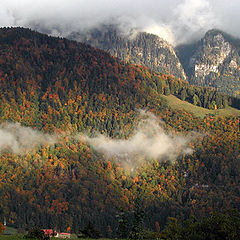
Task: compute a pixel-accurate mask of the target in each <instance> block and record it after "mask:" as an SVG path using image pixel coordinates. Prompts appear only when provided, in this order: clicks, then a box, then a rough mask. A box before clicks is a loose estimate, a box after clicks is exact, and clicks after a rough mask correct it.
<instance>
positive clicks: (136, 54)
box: [67, 25, 186, 80]
mask: <svg viewBox="0 0 240 240" xmlns="http://www.w3.org/2000/svg"><path fill="white" fill-rule="evenodd" d="M67 38H69V39H72V40H77V41H80V42H84V43H87V44H90V45H91V46H94V47H96V48H100V49H103V50H105V51H107V52H109V53H110V54H111V55H112V56H115V57H118V58H119V59H122V60H125V61H127V62H128V61H130V62H132V63H135V64H140V65H144V66H147V67H150V68H152V69H153V70H155V71H157V72H161V73H165V74H171V75H174V76H175V77H177V78H181V79H183V80H186V74H185V73H184V70H183V68H182V66H181V63H180V62H179V60H178V57H177V56H176V53H175V51H174V48H173V47H172V46H171V45H170V44H169V43H168V42H167V41H165V40H163V39H162V38H160V37H158V36H156V35H153V34H149V33H145V32H140V33H134V32H132V33H129V34H124V33H121V31H120V30H119V29H118V28H117V26H114V25H108V26H106V25H103V26H101V27H99V28H96V29H92V30H90V31H88V32H87V33H80V32H75V33H72V34H70V35H69V36H68V37H67Z"/></svg>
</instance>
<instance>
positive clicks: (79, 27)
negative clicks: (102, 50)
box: [0, 0, 240, 45]
mask: <svg viewBox="0 0 240 240" xmlns="http://www.w3.org/2000/svg"><path fill="white" fill-rule="evenodd" d="M239 11H240V2H239V0H130V1H129V0H34V1H33V0H0V27H8V26H21V27H30V28H33V29H35V30H39V31H42V32H45V33H49V34H52V35H56V36H62V37H65V36H67V35H69V34H70V33H71V32H74V31H86V30H89V29H91V28H93V27H97V26H99V25H100V24H108V23H116V24H118V25H119V26H120V28H121V30H122V31H123V32H126V33H127V32H128V31H129V30H130V29H131V28H135V29H137V30H138V31H146V32H149V33H153V34H156V35H158V36H160V37H162V38H164V39H165V40H167V41H169V42H170V43H172V44H173V45H178V44H181V43H186V42H190V41H193V40H196V39H199V38H201V37H202V36H203V35H204V33H205V32H206V31H207V30H209V29H212V28H217V29H220V30H223V31H226V32H228V33H230V34H232V35H234V36H236V37H240V28H239V27H238V24H239V22H240V14H239Z"/></svg>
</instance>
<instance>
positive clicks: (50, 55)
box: [0, 28, 240, 237]
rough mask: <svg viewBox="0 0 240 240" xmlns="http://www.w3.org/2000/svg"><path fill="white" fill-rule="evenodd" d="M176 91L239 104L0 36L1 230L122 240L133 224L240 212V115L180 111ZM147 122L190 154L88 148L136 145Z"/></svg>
mask: <svg viewBox="0 0 240 240" xmlns="http://www.w3.org/2000/svg"><path fill="white" fill-rule="evenodd" d="M169 94H172V95H175V96H177V97H178V98H180V99H181V100H183V101H188V102H190V103H192V104H193V105H196V106H199V107H204V108H208V109H219V108H225V107H226V106H231V107H235V108H238V109H239V107H240V103H239V101H240V100H239V99H238V98H234V97H229V96H226V95H222V94H220V93H218V92H217V91H216V90H213V89H210V88H201V87H196V86H192V85H190V84H188V83H187V82H185V81H181V80H180V79H176V78H175V77H174V76H171V75H166V74H161V73H158V72H154V71H153V70H151V69H149V68H147V67H144V66H140V65H133V64H130V63H125V62H122V61H120V60H118V59H117V58H114V57H111V56H110V55H109V54H108V53H106V52H104V51H102V50H98V49H95V48H92V47H90V46H89V45H85V44H82V43H77V42H75V41H69V40H66V39H62V38H54V37H49V36H47V35H43V34H40V33H37V32H34V31H31V30H30V29H24V28H1V29H0V98H1V101H0V196H1V201H0V222H3V221H4V219H6V221H7V224H8V225H10V226H14V227H17V228H22V229H30V228H32V227H34V226H41V227H42V228H52V229H56V230H58V231H67V232H71V233H79V232H80V231H81V230H82V229H84V226H86V224H87V223H89V222H91V223H92V224H93V225H94V227H95V228H96V229H98V231H99V232H100V233H101V234H102V235H103V236H107V237H118V236H120V235H121V234H120V232H123V231H122V230H121V228H122V227H125V225H124V224H122V223H123V222H126V221H127V222H128V223H130V225H131V226H136V225H134V224H135V223H138V222H139V221H140V220H141V223H142V226H143V228H144V229H148V230H150V231H158V229H163V228H164V226H166V224H167V222H168V221H169V219H171V218H172V219H177V221H178V223H179V224H180V223H181V224H182V223H184V222H185V221H186V220H187V219H189V218H190V217H191V216H195V217H196V218H197V219H199V218H202V217H209V216H211V214H213V213H214V212H218V211H224V210H227V209H236V210H237V211H238V210H239V209H240V189H239V182H240V174H239V172H240V163H239V159H240V147H239V146H240V145H239V144H240V131H239V117H230V116H229V117H223V116H221V115H207V116H205V117H204V118H203V119H202V118H199V117H196V116H194V115H193V114H191V113H189V112H186V111H182V110H176V109H175V110H174V109H172V108H170V107H169V106H168V104H167V102H166V101H165V100H164V98H163V97H162V96H163V95H169ZM142 112H144V113H145V114H142ZM148 116H154V117H153V118H154V119H157V120H156V122H157V125H158V126H157V128H154V129H153V130H154V131H155V130H156V129H157V130H156V131H162V132H163V133H164V134H165V135H166V136H169V138H170V139H190V140H189V141H186V146H187V147H188V149H191V151H188V152H186V151H185V152H184V151H183V152H181V153H178V154H175V155H174V157H170V156H169V155H170V153H169V154H163V155H161V157H159V156H158V155H157V156H151V157H145V156H144V157H141V156H139V155H137V156H135V155H131V156H130V157H131V158H132V159H127V160H122V159H121V158H120V159H119V158H118V156H117V155H111V156H107V154H106V153H104V152H102V151H98V149H97V148H96V147H93V145H91V144H90V142H89V141H88V138H90V139H94V138H95V137H97V136H99V135H100V136H102V137H105V138H107V139H115V140H116V141H120V143H121V141H123V140H126V141H127V140H129V139H133V137H134V136H135V130H136V126H138V125H139V124H141V122H142V121H144V120H146V118H147V119H148ZM154 123H155V122H154ZM159 126H161V128H160V127H159ZM153 134H155V133H153ZM165 135H164V136H165ZM13 136H14V137H15V138H14V139H12V138H13ZM29 136H30V137H29ZM36 136H37V137H36ZM85 136H87V137H85ZM154 136H155V135H154ZM161 136H162V135H161ZM174 136H175V137H174ZM190 136H191V137H190ZM118 143H119V142H118ZM179 146H181V144H180V145H179ZM140 157H141V159H140ZM142 158H144V159H142ZM139 159H140V160H139ZM132 164H134V168H132V166H131V165H132ZM174 221H175V220H174ZM179 226H180V225H179ZM179 231H180V230H179ZM125 232H126V231H125ZM181 234H182V233H181Z"/></svg>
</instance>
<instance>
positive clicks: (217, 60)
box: [177, 29, 240, 96]
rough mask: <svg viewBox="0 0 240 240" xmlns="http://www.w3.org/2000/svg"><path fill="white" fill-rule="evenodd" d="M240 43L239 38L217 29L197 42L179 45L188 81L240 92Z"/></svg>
mask: <svg viewBox="0 0 240 240" xmlns="http://www.w3.org/2000/svg"><path fill="white" fill-rule="evenodd" d="M239 44H240V39H236V38H234V37H232V36H230V35H228V34H227V33H225V32H222V31H219V30H215V29H214V30H210V31H208V32H207V33H206V34H205V36H204V37H203V38H202V39H201V40H200V41H198V42H196V43H193V44H187V45H183V46H178V47H177V52H178V56H179V58H180V61H181V62H182V65H183V67H184V69H185V72H186V74H187V75H188V77H189V82H190V83H192V84H195V85H199V86H207V87H214V88H216V89H218V90H219V91H221V92H224V93H226V94H228V95H234V96H239V95H240V68H239V64H240V57H239V50H240V49H239Z"/></svg>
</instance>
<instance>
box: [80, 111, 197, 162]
mask: <svg viewBox="0 0 240 240" xmlns="http://www.w3.org/2000/svg"><path fill="white" fill-rule="evenodd" d="M141 115H142V116H143V118H144V119H142V120H141V121H140V122H139V124H138V126H137V127H136V129H135V131H134V133H133V134H132V136H131V137H129V138H128V139H121V140H119V139H112V138H109V137H106V136H104V135H98V136H96V137H92V138H91V137H86V136H85V139H86V141H87V142H88V143H89V144H90V145H91V146H92V147H93V148H94V149H95V150H96V151H99V152H101V153H103V154H104V155H105V156H106V157H107V158H116V160H117V161H119V162H127V163H128V164H130V165H132V167H134V166H136V164H138V163H139V161H142V160H146V159H158V160H160V161H163V160H170V161H174V160H176V159H177V157H178V156H180V155H182V154H191V153H193V150H192V149H191V148H190V147H189V143H190V142H191V141H193V140H194V139H195V136H193V134H192V135H191V136H190V135H187V136H183V135H180V134H173V133H167V132H165V131H164V129H163V123H162V122H159V120H158V119H157V118H156V117H155V116H154V115H153V114H151V113H145V112H141Z"/></svg>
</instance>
